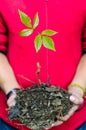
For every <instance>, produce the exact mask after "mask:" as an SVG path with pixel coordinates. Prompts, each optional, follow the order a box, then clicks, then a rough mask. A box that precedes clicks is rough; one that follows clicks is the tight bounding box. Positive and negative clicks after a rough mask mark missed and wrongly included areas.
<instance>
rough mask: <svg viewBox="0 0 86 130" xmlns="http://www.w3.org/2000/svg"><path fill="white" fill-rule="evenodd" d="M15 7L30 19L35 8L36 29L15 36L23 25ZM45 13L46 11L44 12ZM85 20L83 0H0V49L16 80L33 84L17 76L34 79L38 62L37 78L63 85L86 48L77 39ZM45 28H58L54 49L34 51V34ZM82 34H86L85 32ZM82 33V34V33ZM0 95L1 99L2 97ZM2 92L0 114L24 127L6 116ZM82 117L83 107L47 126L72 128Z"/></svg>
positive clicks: (83, 119) (24, 85)
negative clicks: (59, 122) (36, 17)
mask: <svg viewBox="0 0 86 130" xmlns="http://www.w3.org/2000/svg"><path fill="white" fill-rule="evenodd" d="M18 9H21V10H22V11H24V12H25V13H27V14H28V15H29V17H31V19H33V17H34V15H35V14H36V12H38V14H39V19H40V23H39V26H38V27H37V29H36V31H34V33H33V34H32V35H30V36H29V37H21V36H19V32H20V31H21V30H22V29H24V28H26V27H25V26H24V25H23V24H22V23H21V21H20V17H19V14H18ZM46 13H47V14H46ZM46 19H47V20H46ZM85 20H86V1H85V0H82V1H81V0H76V1H75V0H70V1H69V0H54V1H53V0H49V1H48V3H47V4H46V2H45V0H40V2H39V1H37V0H34V1H33V2H32V0H19V1H18V0H14V1H13V0H3V1H2V2H0V50H1V51H2V52H4V53H6V55H7V58H8V60H9V63H10V65H11V66H12V68H13V70H14V73H15V76H16V78H17V80H18V82H19V84H20V85H21V86H22V87H24V88H26V87H28V86H31V85H33V84H32V83H31V82H30V81H26V80H25V79H24V78H22V77H21V76H22V75H23V76H24V77H26V78H28V79H29V80H31V81H33V82H35V83H38V80H37V76H36V71H37V66H36V63H37V62H38V61H39V62H40V65H41V73H40V79H41V81H42V82H46V81H47V77H48V75H49V77H50V83H51V84H54V85H57V86H58V85H59V86H60V87H62V88H64V89H66V88H67V86H68V85H69V84H70V82H71V80H72V79H73V76H74V74H75V71H76V68H77V65H78V63H79V61H80V58H81V56H82V52H85V51H86V42H81V39H82V37H81V34H82V30H83V27H84V24H85V22H86V21H85ZM46 22H47V28H48V29H52V30H55V31H57V32H59V33H58V34H57V35H55V36H53V37H52V38H53V40H54V42H55V47H56V52H53V51H51V50H47V49H46V48H44V47H43V46H42V48H41V50H40V51H39V52H38V53H36V51H35V47H34V38H35V36H36V35H37V32H41V31H43V30H44V29H46ZM85 35H86V34H85ZM85 35H84V36H85ZM2 99H3V100H2ZM6 108H7V105H6V96H5V94H4V93H3V92H2V91H1V90H0V116H1V117H2V118H3V119H4V120H5V121H6V122H8V123H10V124H12V125H13V126H15V127H19V129H20V130H23V129H24V130H27V128H26V127H23V126H22V127H21V126H20V125H17V124H16V123H15V122H14V121H12V122H11V121H9V120H8V119H7V111H6ZM85 120H86V107H84V108H83V109H82V110H81V111H79V112H75V114H74V115H73V116H72V117H71V118H70V119H69V120H68V121H66V122H65V123H63V124H62V125H60V126H58V127H54V128H52V129H51V130H53V129H54V130H57V129H58V130H63V129H65V130H74V129H75V128H77V127H78V126H79V125H81V124H82V123H83V122H84V121H85Z"/></svg>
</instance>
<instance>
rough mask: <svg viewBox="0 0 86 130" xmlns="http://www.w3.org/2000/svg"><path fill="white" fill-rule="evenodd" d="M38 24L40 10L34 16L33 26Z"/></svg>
mask: <svg viewBox="0 0 86 130" xmlns="http://www.w3.org/2000/svg"><path fill="white" fill-rule="evenodd" d="M38 24H39V16H38V12H37V13H36V15H35V17H34V21H33V28H34V29H35V28H36V27H37V26H38Z"/></svg>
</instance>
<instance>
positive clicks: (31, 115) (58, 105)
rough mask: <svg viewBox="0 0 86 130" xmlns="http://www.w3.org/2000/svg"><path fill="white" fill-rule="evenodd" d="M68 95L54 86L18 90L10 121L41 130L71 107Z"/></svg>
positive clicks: (11, 109)
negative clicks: (17, 121) (16, 121)
mask: <svg viewBox="0 0 86 130" xmlns="http://www.w3.org/2000/svg"><path fill="white" fill-rule="evenodd" d="M69 97H70V94H69V93H68V92H67V91H65V90H63V89H61V88H59V87H56V86H48V85H47V84H41V85H36V86H32V87H30V88H27V89H24V90H19V91H18V92H17V97H16V105H15V106H14V107H11V108H10V110H9V114H8V118H9V119H10V120H15V119H18V120H19V121H20V122H21V123H22V124H25V125H26V126H27V127H28V128H31V129H32V130H42V129H44V128H46V127H49V126H51V125H52V123H54V122H56V121H58V120H59V119H60V118H62V117H63V116H65V115H66V114H67V113H68V111H69V110H70V109H71V107H72V106H73V103H72V102H70V100H69Z"/></svg>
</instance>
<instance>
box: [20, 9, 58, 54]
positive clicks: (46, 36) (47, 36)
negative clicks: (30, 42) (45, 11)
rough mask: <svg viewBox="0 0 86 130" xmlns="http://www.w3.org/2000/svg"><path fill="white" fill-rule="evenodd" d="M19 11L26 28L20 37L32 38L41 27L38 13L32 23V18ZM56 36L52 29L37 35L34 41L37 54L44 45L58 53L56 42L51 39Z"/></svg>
mask: <svg viewBox="0 0 86 130" xmlns="http://www.w3.org/2000/svg"><path fill="white" fill-rule="evenodd" d="M18 11H19V15H20V20H21V22H22V23H23V24H24V25H25V26H26V28H25V29H23V30H22V31H21V32H20V36H30V35H31V34H32V33H33V32H34V31H35V30H36V28H37V26H38V25H39V15H38V12H37V13H36V14H35V16H34V18H33V21H32V20H31V18H30V17H29V16H28V15H27V14H25V13H24V12H22V11H21V10H18ZM55 34H57V32H56V31H54V30H51V29H46V30H43V31H42V32H41V33H40V32H39V33H37V35H36V37H35V39H34V44H35V49H36V52H38V51H39V50H40V49H41V47H42V45H43V46H44V47H45V48H48V49H50V50H53V51H56V49H55V45H54V41H53V39H52V38H51V36H53V35H55Z"/></svg>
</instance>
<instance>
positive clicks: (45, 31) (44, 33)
mask: <svg viewBox="0 0 86 130" xmlns="http://www.w3.org/2000/svg"><path fill="white" fill-rule="evenodd" d="M57 33H58V32H56V31H54V30H49V29H47V30H44V31H43V32H42V35H47V36H53V35H55V34H57Z"/></svg>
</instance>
